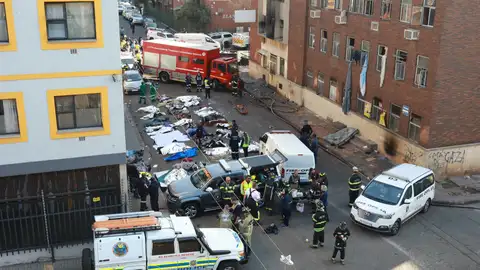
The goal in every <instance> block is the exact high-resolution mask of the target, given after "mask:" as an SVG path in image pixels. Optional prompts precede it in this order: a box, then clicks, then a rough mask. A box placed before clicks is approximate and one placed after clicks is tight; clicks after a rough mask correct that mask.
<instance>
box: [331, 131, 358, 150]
mask: <svg viewBox="0 0 480 270" xmlns="http://www.w3.org/2000/svg"><path fill="white" fill-rule="evenodd" d="M357 134H358V129H356V128H351V127H347V128H344V129H341V130H339V131H337V132H335V133H331V134H328V135H327V136H325V137H323V139H324V140H325V141H326V142H327V143H329V144H330V145H333V146H337V147H338V146H342V145H344V144H346V143H348V142H349V141H350V140H351V139H353V137H355V135H357Z"/></svg>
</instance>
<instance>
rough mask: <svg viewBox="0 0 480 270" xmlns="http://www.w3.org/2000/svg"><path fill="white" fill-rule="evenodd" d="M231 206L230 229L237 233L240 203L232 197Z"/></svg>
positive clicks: (240, 212)
mask: <svg viewBox="0 0 480 270" xmlns="http://www.w3.org/2000/svg"><path fill="white" fill-rule="evenodd" d="M232 205H233V206H232V207H231V208H230V211H231V212H232V226H233V228H232V229H233V230H234V231H236V232H237V233H238V229H239V228H238V225H239V224H238V223H239V221H240V219H241V218H242V213H243V206H242V204H241V202H240V201H239V200H238V199H237V198H235V197H232Z"/></svg>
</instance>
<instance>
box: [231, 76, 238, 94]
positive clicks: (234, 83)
mask: <svg viewBox="0 0 480 270" xmlns="http://www.w3.org/2000/svg"><path fill="white" fill-rule="evenodd" d="M230 84H231V85H232V95H234V96H238V79H237V76H236V75H234V76H232V81H231V82H230Z"/></svg>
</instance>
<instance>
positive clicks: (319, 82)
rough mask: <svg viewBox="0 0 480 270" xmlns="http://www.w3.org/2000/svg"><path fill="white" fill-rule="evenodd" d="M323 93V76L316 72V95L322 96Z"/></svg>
mask: <svg viewBox="0 0 480 270" xmlns="http://www.w3.org/2000/svg"><path fill="white" fill-rule="evenodd" d="M320 85H321V87H320ZM324 91H325V74H323V73H321V72H318V73H317V95H319V96H323V92H324Z"/></svg>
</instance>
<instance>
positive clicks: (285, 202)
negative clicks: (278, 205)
mask: <svg viewBox="0 0 480 270" xmlns="http://www.w3.org/2000/svg"><path fill="white" fill-rule="evenodd" d="M292 201H293V198H292V195H291V194H290V193H284V194H283V196H282V220H283V223H282V227H288V226H289V225H290V217H291V216H292Z"/></svg>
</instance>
